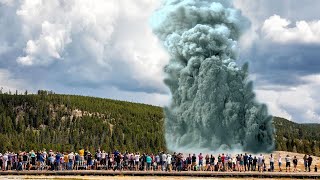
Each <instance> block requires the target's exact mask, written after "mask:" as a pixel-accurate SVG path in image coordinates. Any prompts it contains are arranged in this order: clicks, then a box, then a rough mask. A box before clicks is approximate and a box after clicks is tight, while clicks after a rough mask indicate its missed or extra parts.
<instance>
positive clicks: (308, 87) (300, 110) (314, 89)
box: [256, 74, 320, 123]
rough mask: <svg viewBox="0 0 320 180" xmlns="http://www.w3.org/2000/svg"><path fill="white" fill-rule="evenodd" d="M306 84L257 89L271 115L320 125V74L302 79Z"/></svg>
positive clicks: (259, 97) (258, 95) (260, 98)
mask: <svg viewBox="0 0 320 180" xmlns="http://www.w3.org/2000/svg"><path fill="white" fill-rule="evenodd" d="M301 81H304V82H305V83H304V84H301V85H298V86H295V87H288V86H276V87H264V86H260V87H257V91H256V92H257V97H258V99H259V100H262V101H264V102H266V104H267V105H268V107H269V109H270V111H271V113H272V114H273V115H275V116H280V117H284V118H287V119H290V120H293V121H296V122H304V123H310V122H312V123H320V109H319V107H318V102H319V98H318V94H317V93H318V89H319V88H320V74H317V75H307V76H303V77H301Z"/></svg>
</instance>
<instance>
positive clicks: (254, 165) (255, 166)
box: [252, 156, 258, 171]
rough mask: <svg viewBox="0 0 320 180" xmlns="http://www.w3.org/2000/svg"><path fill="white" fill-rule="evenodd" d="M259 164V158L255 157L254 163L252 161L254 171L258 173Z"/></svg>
mask: <svg viewBox="0 0 320 180" xmlns="http://www.w3.org/2000/svg"><path fill="white" fill-rule="evenodd" d="M257 162H258V159H257V157H256V156H255V157H254V158H253V161H252V170H253V171H256V168H257Z"/></svg>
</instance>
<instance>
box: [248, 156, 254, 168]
mask: <svg viewBox="0 0 320 180" xmlns="http://www.w3.org/2000/svg"><path fill="white" fill-rule="evenodd" d="M248 161H249V164H248V171H252V170H253V169H252V161H253V158H252V155H251V154H250V155H249V157H248Z"/></svg>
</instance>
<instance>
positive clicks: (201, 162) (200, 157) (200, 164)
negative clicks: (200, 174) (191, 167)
mask: <svg viewBox="0 0 320 180" xmlns="http://www.w3.org/2000/svg"><path fill="white" fill-rule="evenodd" d="M198 158H199V170H200V171H202V170H203V156H202V153H200V154H199V155H198Z"/></svg>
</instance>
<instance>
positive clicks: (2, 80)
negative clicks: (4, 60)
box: [0, 68, 26, 92]
mask: <svg viewBox="0 0 320 180" xmlns="http://www.w3.org/2000/svg"><path fill="white" fill-rule="evenodd" d="M25 85H26V84H25V83H24V81H23V80H22V79H16V78H15V77H13V75H12V74H11V72H10V71H8V70H7V69H2V68H0V89H1V91H2V92H8V91H15V90H18V91H20V92H21V91H23V90H24V86H25Z"/></svg>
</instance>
